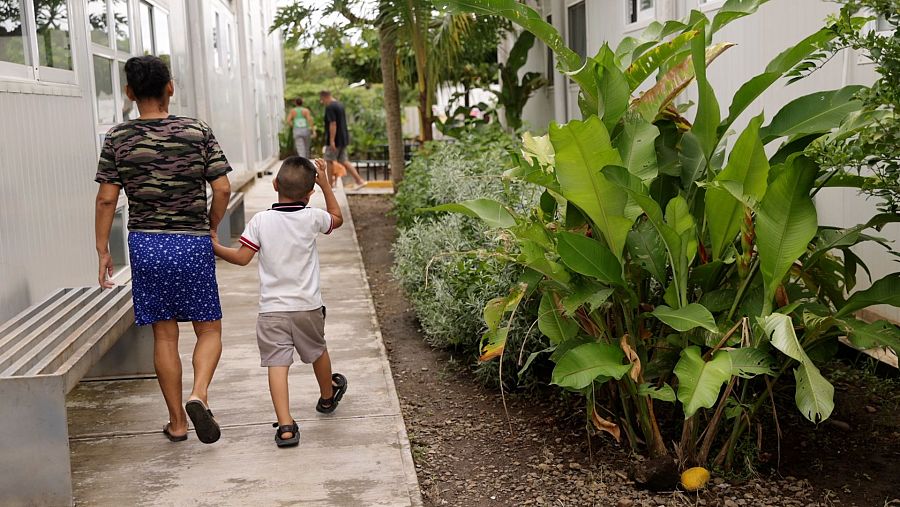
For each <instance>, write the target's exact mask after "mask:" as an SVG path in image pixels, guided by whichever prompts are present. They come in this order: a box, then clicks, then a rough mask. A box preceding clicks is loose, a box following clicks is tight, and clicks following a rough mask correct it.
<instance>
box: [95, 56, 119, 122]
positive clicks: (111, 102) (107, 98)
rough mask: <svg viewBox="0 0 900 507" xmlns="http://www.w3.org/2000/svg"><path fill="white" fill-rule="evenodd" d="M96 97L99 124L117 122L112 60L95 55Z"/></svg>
mask: <svg viewBox="0 0 900 507" xmlns="http://www.w3.org/2000/svg"><path fill="white" fill-rule="evenodd" d="M94 97H95V99H96V101H97V122H98V123H100V124H101V125H110V124H113V123H115V122H116V95H115V92H114V91H113V79H112V60H110V59H108V58H103V57H102V56H97V55H94Z"/></svg>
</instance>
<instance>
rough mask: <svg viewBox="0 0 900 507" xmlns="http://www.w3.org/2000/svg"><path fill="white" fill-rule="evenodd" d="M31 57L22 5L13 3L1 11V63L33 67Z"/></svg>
mask: <svg viewBox="0 0 900 507" xmlns="http://www.w3.org/2000/svg"><path fill="white" fill-rule="evenodd" d="M29 56H30V54H29V51H28V41H27V38H26V37H25V30H23V28H22V11H21V8H20V3H19V2H17V1H13V2H11V3H8V4H7V6H6V8H4V9H0V62H8V63H16V64H19V65H31V59H30V58H29Z"/></svg>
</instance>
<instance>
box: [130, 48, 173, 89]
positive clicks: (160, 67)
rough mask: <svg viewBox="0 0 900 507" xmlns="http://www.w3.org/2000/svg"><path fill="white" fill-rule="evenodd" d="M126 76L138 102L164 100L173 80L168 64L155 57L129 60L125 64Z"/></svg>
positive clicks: (137, 57)
mask: <svg viewBox="0 0 900 507" xmlns="http://www.w3.org/2000/svg"><path fill="white" fill-rule="evenodd" d="M125 76H127V78H128V86H130V87H131V91H132V92H133V93H134V97H135V98H136V99H138V100H141V99H159V98H162V97H163V95H165V93H166V85H167V84H169V81H171V80H172V74H171V73H170V72H169V67H168V65H166V62H164V61H162V60H160V59H159V58H157V57H155V56H153V55H147V56H135V57H134V58H129V59H128V61H127V62H125Z"/></svg>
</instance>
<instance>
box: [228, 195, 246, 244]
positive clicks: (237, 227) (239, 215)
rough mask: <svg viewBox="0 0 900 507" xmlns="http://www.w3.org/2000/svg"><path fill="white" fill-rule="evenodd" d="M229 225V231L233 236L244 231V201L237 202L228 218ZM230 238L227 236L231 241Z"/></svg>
mask: <svg viewBox="0 0 900 507" xmlns="http://www.w3.org/2000/svg"><path fill="white" fill-rule="evenodd" d="M228 220H229V222H230V225H231V233H232V234H234V235H235V236H237V235H239V234H241V233H242V232H243V231H244V226H246V225H247V224H246V222H244V202H243V201H241V203H240V204H238V205H237V206H236V207H235V208H234V211H232V212H231V217H230V218H229V219H228ZM231 239H232V238H230V237H229V238H228V241H229V242H231Z"/></svg>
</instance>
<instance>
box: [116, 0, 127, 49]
mask: <svg viewBox="0 0 900 507" xmlns="http://www.w3.org/2000/svg"><path fill="white" fill-rule="evenodd" d="M112 11H113V19H115V20H116V23H115V25H116V50H118V51H125V52H130V51H131V19H130V17H129V16H128V0H112Z"/></svg>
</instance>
